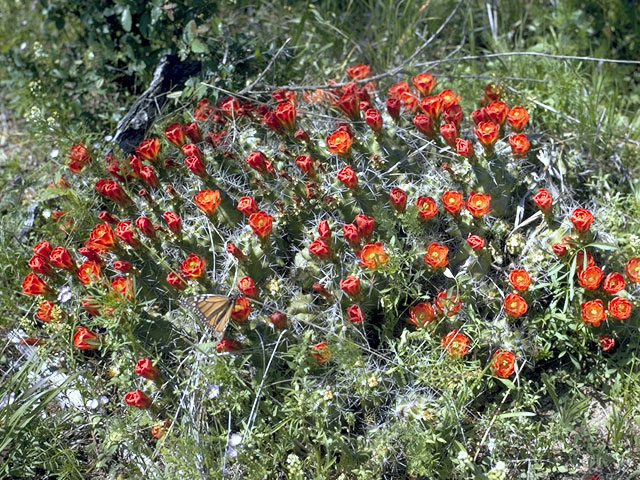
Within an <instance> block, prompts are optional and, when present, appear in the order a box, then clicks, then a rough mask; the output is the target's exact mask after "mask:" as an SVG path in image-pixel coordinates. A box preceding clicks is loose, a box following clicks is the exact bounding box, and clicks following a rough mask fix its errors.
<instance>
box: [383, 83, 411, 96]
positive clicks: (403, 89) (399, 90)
mask: <svg viewBox="0 0 640 480" xmlns="http://www.w3.org/2000/svg"><path fill="white" fill-rule="evenodd" d="M403 93H409V84H408V83H407V82H398V83H394V84H393V85H391V87H389V90H388V91H387V96H388V97H390V98H400V97H401V96H402V94H403Z"/></svg>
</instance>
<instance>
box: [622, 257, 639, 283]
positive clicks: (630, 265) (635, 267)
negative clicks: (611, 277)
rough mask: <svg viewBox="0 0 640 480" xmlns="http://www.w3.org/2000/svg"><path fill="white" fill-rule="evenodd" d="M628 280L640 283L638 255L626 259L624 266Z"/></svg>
mask: <svg viewBox="0 0 640 480" xmlns="http://www.w3.org/2000/svg"><path fill="white" fill-rule="evenodd" d="M624 271H625V273H626V274H627V277H628V278H629V280H631V281H632V282H634V283H640V257H633V258H630V259H629V260H628V261H627V264H626V265H625V267H624Z"/></svg>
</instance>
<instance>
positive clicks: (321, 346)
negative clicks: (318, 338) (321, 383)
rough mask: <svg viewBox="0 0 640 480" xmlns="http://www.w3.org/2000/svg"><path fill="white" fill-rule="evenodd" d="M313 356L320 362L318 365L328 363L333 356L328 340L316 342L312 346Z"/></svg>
mask: <svg viewBox="0 0 640 480" xmlns="http://www.w3.org/2000/svg"><path fill="white" fill-rule="evenodd" d="M311 356H312V357H313V358H314V359H315V360H316V362H318V365H322V364H323V363H327V362H328V361H329V359H330V358H331V350H330V349H329V344H328V343H327V342H320V343H316V344H315V345H313V346H312V347H311Z"/></svg>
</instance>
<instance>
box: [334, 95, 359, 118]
mask: <svg viewBox="0 0 640 480" xmlns="http://www.w3.org/2000/svg"><path fill="white" fill-rule="evenodd" d="M336 105H337V106H338V108H340V110H342V112H343V113H344V114H345V115H346V116H347V117H349V118H350V119H351V120H358V119H359V118H360V99H359V98H358V96H357V95H356V94H355V93H345V94H344V95H342V96H341V97H340V98H338V99H337V100H336Z"/></svg>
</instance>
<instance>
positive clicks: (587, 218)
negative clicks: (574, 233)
mask: <svg viewBox="0 0 640 480" xmlns="http://www.w3.org/2000/svg"><path fill="white" fill-rule="evenodd" d="M569 218H570V220H571V223H573V226H574V227H575V229H576V230H578V232H580V233H584V232H586V231H587V230H589V227H590V226H591V223H592V222H593V214H592V213H591V212H590V211H589V210H585V209H584V208H576V209H575V210H574V211H573V212H571V217H569Z"/></svg>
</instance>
